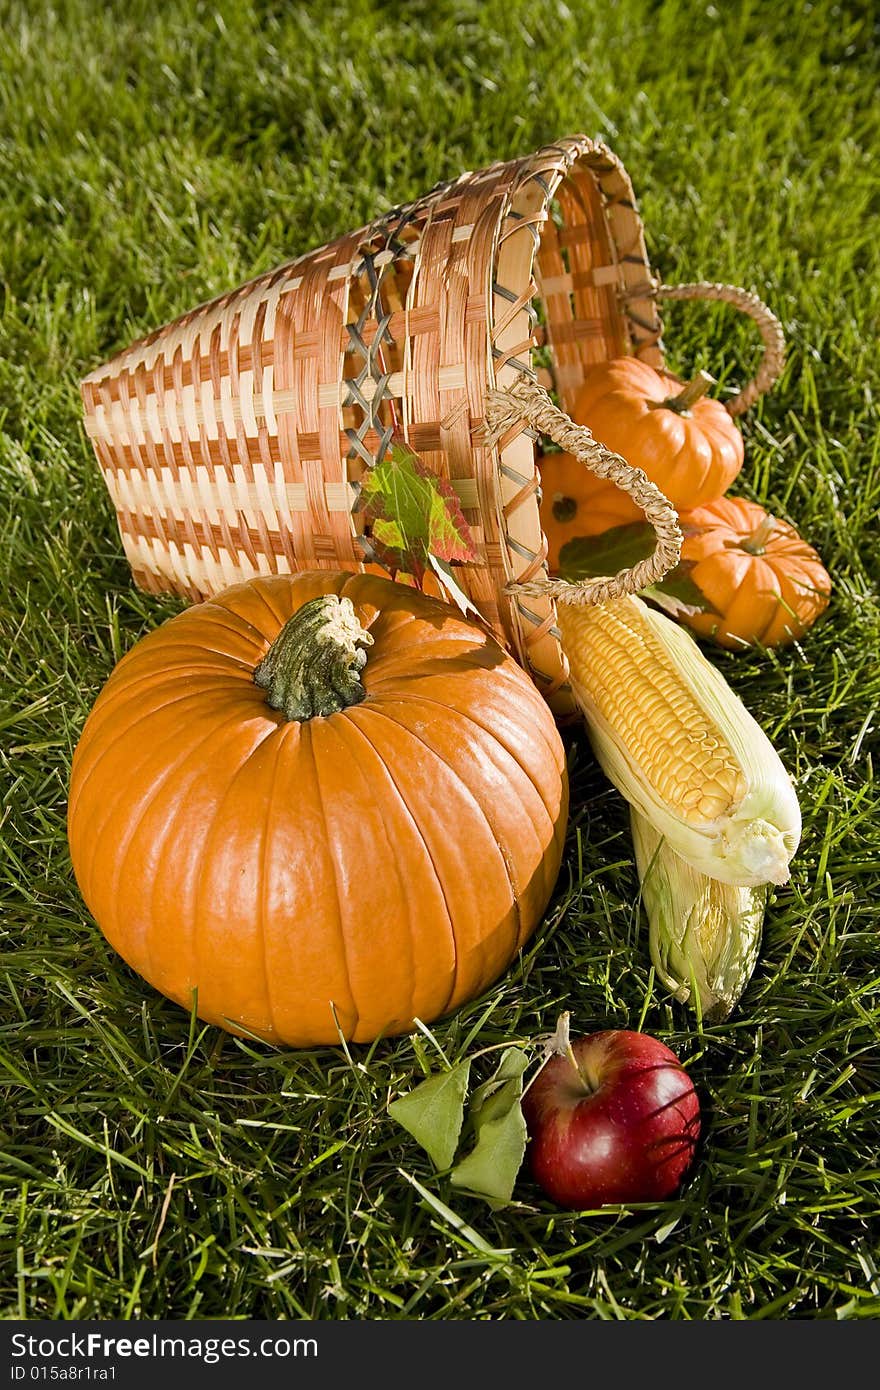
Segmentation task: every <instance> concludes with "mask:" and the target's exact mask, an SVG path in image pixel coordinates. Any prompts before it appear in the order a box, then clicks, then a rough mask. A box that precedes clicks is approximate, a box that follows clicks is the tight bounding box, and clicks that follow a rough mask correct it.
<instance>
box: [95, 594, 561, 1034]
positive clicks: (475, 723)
mask: <svg viewBox="0 0 880 1390" xmlns="http://www.w3.org/2000/svg"><path fill="white" fill-rule="evenodd" d="M327 593H334V594H338V595H341V596H347V597H348V598H350V599H351V601H352V603H353V604H354V607H355V611H356V613H357V616H358V618H359V619H360V621H361V623H362V624H363V626H364V627H367V628H368V629H369V633H370V635H371V637H372V638H373V644H372V646H370V648H369V650H368V658H367V663H366V667H365V669H364V671H363V673H362V682H363V687H364V690H365V696H364V699H363V701H362V702H361V703H359V704H353V705H351V706H350V707H349V708H346V709H342V710H339V711H338V712H337V713H333V714H331V715H329V716H327V717H317V718H312V719H306V720H303V721H302V722H299V721H296V720H289V721H288V720H286V719H285V718H284V716H283V715H282V714H281V713H279V712H278V711H276V710H274V709H272V708H270V706H269V705H268V703H267V701H266V698H265V692H264V691H263V690H262V689H261V688H260V687H259V686H258V685H257V684H256V683H255V681H254V678H253V672H254V669H255V667H256V666H257V665H258V664H259V663H260V661H261V660H262V659H263V657H264V656H265V654H266V652H267V650H268V648H269V646H270V644H271V643H272V642H273V641H274V639H275V638H276V637H277V635H278V633H279V631H280V630H281V628H282V627H283V625H284V624H285V623H286V622H287V620H288V619H289V618H290V617H291V615H292V614H293V613H295V612H296V611H297V610H298V609H299V608H300V607H301V606H302V605H303V604H305V603H306V602H307V601H308V600H310V599H313V598H315V597H316V596H317V595H320V594H327ZM567 811H568V784H567V779H566V770H565V759H564V751H563V748H562V742H561V739H560V736H559V733H558V730H557V728H556V725H555V723H554V721H553V717H552V715H551V713H550V711H549V708H548V706H547V705H546V703H545V701H544V700H543V698H542V697H541V695H540V694H539V692H538V690H537V689H536V687H535V686H534V685H533V683H532V681H531V680H530V679H529V677H528V676H527V675H526V674H525V672H524V671H523V670H522V669H521V667H520V666H519V665H517V663H516V662H515V661H514V660H513V658H512V657H510V656H508V655H507V654H506V653H505V652H504V651H503V650H502V648H501V647H500V645H498V644H497V643H496V642H495V641H494V640H493V639H492V638H490V637H489V636H488V635H487V634H486V633H485V632H484V631H483V630H482V629H481V628H480V627H477V626H476V625H474V624H471V623H469V622H465V621H463V620H462V619H461V618H460V617H459V616H458V614H457V613H456V612H455V610H454V609H452V608H451V607H449V606H448V605H446V604H443V603H440V602H438V601H436V600H434V599H431V598H427V597H425V596H424V595H422V594H420V593H418V592H416V591H414V590H412V589H409V588H405V587H404V586H402V585H399V584H394V583H392V582H391V581H390V580H387V579H380V578H376V577H373V576H371V575H351V574H341V573H336V572H327V573H320V574H318V573H303V574H298V575H295V576H281V577H272V578H264V579H255V580H252V581H248V582H246V583H243V584H238V585H236V586H234V587H233V588H230V589H227V590H225V591H224V592H223V593H222V594H219V595H217V596H216V597H215V598H213V599H211V600H210V601H208V602H205V603H201V604H198V605H196V606H194V607H192V608H189V609H188V610H186V611H184V612H183V613H181V614H179V615H178V616H176V617H174V618H172V619H171V620H170V621H168V622H167V623H165V624H163V625H162V626H161V627H159V628H157V629H156V630H155V631H154V632H152V633H151V634H150V635H148V636H147V637H145V638H144V639H142V640H141V641H140V642H138V643H137V644H136V645H135V646H134V647H133V648H132V650H131V651H130V652H129V653H128V654H127V655H126V656H125V657H124V658H123V659H122V661H121V662H120V663H119V664H118V666H117V667H116V669H115V670H114V672H113V673H112V675H111V676H110V679H109V680H108V681H107V684H106V685H105V687H104V689H103V690H102V691H101V693H100V695H99V697H98V699H97V701H96V703H95V705H94V707H93V709H92V711H91V713H90V715H89V717H88V719H87V721H86V724H85V726H84V729H83V732H82V735H81V738H80V740H79V743H78V745H77V748H76V751H75V754H74V759H73V765H72V771H71V784H70V798H69V810H68V838H69V844H70V852H71V857H72V861H73V866H74V871H75V874H76V878H77V882H78V884H79V887H80V890H81V892H82V895H83V897H84V899H85V902H86V904H87V905H88V907H89V909H90V911H91V912H92V914H93V916H94V917H95V920H96V921H97V922H98V924H99V926H100V927H101V930H102V931H103V932H104V934H105V936H106V937H107V938H108V940H109V941H110V942H111V944H112V945H113V946H114V947H115V949H116V950H117V951H118V952H119V954H120V955H121V956H122V957H123V958H124V959H125V960H126V961H127V962H128V963H129V964H130V965H131V966H132V967H133V968H134V969H135V970H136V971H137V972H138V973H139V974H140V975H142V976H143V977H144V978H145V979H146V980H148V981H149V982H150V983H151V984H152V985H154V986H155V987H156V988H157V989H158V990H160V991H161V992H162V993H164V994H165V995H167V996H168V997H170V998H171V999H174V1000H176V1001H177V1002H178V1003H179V1004H181V1005H182V1006H183V1007H185V1008H187V1009H189V1008H190V1007H192V1000H193V990H194V989H197V991H198V995H197V1013H198V1016H199V1017H200V1018H202V1019H203V1020H205V1021H207V1022H210V1023H213V1024H217V1025H219V1026H220V1027H222V1028H226V1029H228V1030H229V1031H231V1032H239V1033H248V1034H254V1035H256V1036H258V1037H260V1038H263V1039H266V1040H267V1041H271V1042H275V1043H279V1044H285V1045H288V1046H309V1045H314V1044H319V1043H333V1042H338V1041H339V1036H340V1034H341V1035H342V1036H344V1037H346V1038H348V1039H352V1040H354V1041H369V1040H372V1039H373V1038H375V1037H378V1036H379V1035H380V1034H386V1035H387V1034H393V1033H399V1032H403V1031H406V1030H408V1029H409V1028H411V1027H412V1026H413V1021H414V1019H416V1018H419V1019H421V1020H423V1021H426V1022H428V1021H430V1020H432V1019H435V1018H437V1017H439V1016H442V1015H444V1014H446V1013H448V1012H450V1011H452V1010H454V1009H455V1008H457V1007H458V1006H459V1005H461V1004H462V1003H464V1002H465V1001H466V1000H468V999H470V998H471V997H473V996H474V995H476V994H477V993H479V992H480V991H481V990H482V989H484V988H485V987H487V986H488V985H489V984H491V983H492V982H493V981H494V980H495V979H496V978H497V977H498V976H499V975H500V974H501V972H502V971H503V970H504V969H505V968H506V967H507V966H508V965H509V963H510V962H511V960H512V959H513V957H514V956H515V954H516V952H517V951H518V950H519V948H520V947H521V946H522V945H523V943H524V942H525V941H526V940H527V939H528V938H529V936H530V935H531V934H532V932H533V931H534V929H535V927H536V926H537V924H538V922H539V920H540V918H541V915H542V914H543V911H544V909H545V907H546V905H547V902H548V901H549V898H550V895H551V893H552V890H553V887H554V884H555V881H556V877H557V874H558V871H559V865H560V860H561V853H562V843H563V838H564V834H565V826H566V817H567ZM334 1015H335V1016H334ZM337 1025H338V1026H337Z"/></svg>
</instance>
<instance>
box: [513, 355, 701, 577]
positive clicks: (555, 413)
mask: <svg viewBox="0 0 880 1390" xmlns="http://www.w3.org/2000/svg"><path fill="white" fill-rule="evenodd" d="M523 420H526V421H528V423H529V424H530V425H533V426H534V428H535V429H536V430H539V431H540V433H541V434H546V435H548V436H549V437H550V438H551V439H552V440H553V442H554V444H558V445H559V447H560V449H564V450H565V452H566V453H568V454H573V455H574V456H575V458H577V459H580V461H581V463H582V464H584V466H585V467H586V468H589V469H590V470H591V471H592V472H593V473H595V474H596V476H597V477H598V478H608V479H610V481H611V482H612V483H614V484H615V485H616V486H617V487H619V488H622V489H623V491H624V492H626V493H628V494H629V496H630V497H631V498H632V499H633V501H634V502H636V503H637V505H638V506H639V507H641V508H642V511H643V512H644V513H645V516H646V517H647V519H648V521H649V522H650V523H651V525H652V526H653V528H654V531H655V532H656V536H657V544H656V546H655V548H654V550H653V551H652V553H651V554H650V555H648V556H647V557H646V558H645V559H644V560H640V561H639V563H638V564H637V565H633V567H632V569H628V570H621V571H620V572H619V573H618V574H615V575H612V576H610V577H609V578H607V579H582V580H579V581H577V582H575V583H572V582H570V581H569V580H567V579H533V580H529V581H528V582H527V583H524V584H519V583H516V582H515V581H514V582H511V583H509V584H507V585H505V593H508V594H532V595H547V596H549V597H550V598H554V599H556V600H557V602H559V603H575V604H598V603H607V601H608V600H609V599H612V598H618V597H619V596H620V595H621V594H634V593H636V592H637V591H638V590H639V589H644V588H645V587H646V586H647V585H648V584H655V583H656V582H657V580H658V579H662V577H663V575H664V574H666V573H667V571H669V570H671V569H672V568H673V567H674V566H675V565H677V564H678V561H679V557H680V555H681V542H682V534H681V528H680V527H679V524H678V515H677V513H676V511H675V508H674V507H673V506H672V503H671V502H669V501H668V500H667V499H666V498H665V497H664V496H663V493H662V492H661V491H660V489H659V488H658V487H655V486H654V484H653V483H652V482H650V481H649V479H648V478H647V477H646V475H645V474H644V473H643V472H642V470H641V468H634V467H633V466H632V464H630V463H627V461H626V459H625V458H622V457H621V455H620V454H613V453H612V452H611V450H610V449H606V447H605V445H604V444H600V443H599V441H598V439H594V438H593V435H592V434H591V433H590V431H589V430H588V429H587V428H586V427H585V426H583V425H576V424H575V423H574V421H573V420H570V419H569V417H568V416H567V415H566V414H565V413H564V412H563V411H561V410H559V409H558V408H557V407H556V406H555V405H554V404H553V402H552V400H551V399H550V397H549V395H548V394H547V392H546V391H545V390H544V388H543V386H539V385H538V384H537V382H535V381H532V380H531V378H530V377H528V376H526V375H525V373H523V374H521V375H520V376H519V377H518V378H517V380H516V381H515V382H514V384H513V385H512V386H510V387H507V388H505V389H504V390H500V389H490V390H489V391H488V392H487V396H486V423H485V435H486V440H487V442H488V444H489V445H490V446H495V445H496V444H498V442H499V440H501V439H502V438H503V437H504V435H506V434H507V433H508V431H510V430H512V429H515V428H516V426H517V425H521V424H522V422H523Z"/></svg>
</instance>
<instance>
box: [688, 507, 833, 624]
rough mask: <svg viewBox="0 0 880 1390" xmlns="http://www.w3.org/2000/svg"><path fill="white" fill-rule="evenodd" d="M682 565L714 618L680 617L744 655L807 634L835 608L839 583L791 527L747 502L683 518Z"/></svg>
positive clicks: (707, 615) (708, 615)
mask: <svg viewBox="0 0 880 1390" xmlns="http://www.w3.org/2000/svg"><path fill="white" fill-rule="evenodd" d="M680 521H681V526H682V531H683V532H684V542H683V544H682V550H681V563H682V567H683V569H685V570H686V572H687V576H688V578H689V580H691V582H692V583H693V584H695V585H696V587H697V589H698V590H699V592H700V594H702V595H703V596H704V598H705V600H706V602H707V603H708V605H709V606H710V607H711V609H713V610H714V611H713V612H706V613H700V612H693V611H691V610H690V609H685V610H684V611H682V612H681V613H680V614H678V615H677V616H678V617H679V620H680V621H681V622H683V623H685V624H686V625H687V626H688V627H689V628H691V629H692V630H693V631H694V632H695V633H697V635H698V636H700V637H706V638H709V639H710V640H711V641H713V642H717V643H718V645H719V646H721V647H727V648H729V649H731V650H734V651H736V650H740V651H741V650H742V649H743V648H744V647H747V646H754V645H758V644H760V645H761V646H764V647H781V646H785V645H787V644H788V643H790V642H793V641H795V640H796V639H797V638H799V637H801V636H803V634H804V632H806V630H807V628H809V627H810V626H811V624H812V623H813V622H815V620H816V618H818V616H819V614H820V613H822V612H823V611H824V610H825V608H827V606H828V600H829V595H830V591H831V579H830V576H829V574H828V571H827V570H826V569H825V566H824V565H823V564H822V561H821V559H820V557H819V555H818V553H817V552H816V551H815V550H814V549H813V547H812V546H811V545H808V544H807V542H806V541H805V540H804V539H803V538H802V537H801V536H800V535H799V533H798V532H797V530H796V529H795V528H794V527H793V526H791V525H790V524H789V523H788V522H787V521H782V520H780V518H779V517H775V516H771V515H769V513H767V512H766V511H765V510H764V508H763V507H760V506H758V505H757V503H755V502H749V501H747V500H746V498H744V497H722V498H720V499H719V500H718V501H717V502H712V503H711V504H710V505H709V506H706V507H700V508H697V509H696V510H694V511H691V512H683V513H682V514H681V517H680Z"/></svg>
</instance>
